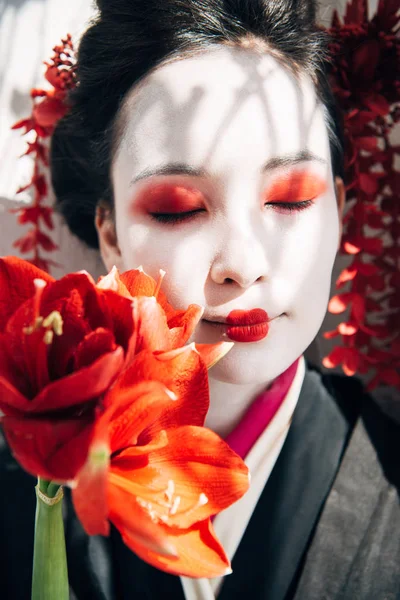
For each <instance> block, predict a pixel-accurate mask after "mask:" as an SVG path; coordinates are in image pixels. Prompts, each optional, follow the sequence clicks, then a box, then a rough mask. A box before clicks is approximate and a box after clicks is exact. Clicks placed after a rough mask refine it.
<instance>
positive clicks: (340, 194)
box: [335, 177, 346, 250]
mask: <svg viewBox="0 0 400 600" xmlns="http://www.w3.org/2000/svg"><path fill="white" fill-rule="evenodd" d="M335 193H336V202H337V208H338V215H339V239H338V250H339V248H340V242H341V239H342V233H343V213H344V205H345V202H346V189H345V185H344V182H343V179H342V178H341V177H335Z"/></svg>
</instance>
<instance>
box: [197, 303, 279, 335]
mask: <svg viewBox="0 0 400 600" xmlns="http://www.w3.org/2000/svg"><path fill="white" fill-rule="evenodd" d="M203 320H204V321H205V322H206V323H210V324H211V325H214V326H219V327H221V328H223V329H224V330H225V333H226V335H227V337H228V338H229V339H231V340H232V341H234V342H247V343H249V342H259V341H260V340H263V339H264V338H265V337H266V336H267V335H268V331H269V323H270V321H272V320H273V319H270V318H269V317H268V314H267V313H266V312H265V310H263V309H261V308H255V309H253V310H233V311H231V312H230V313H229V315H228V316H227V317H223V318H219V319H217V318H211V317H210V318H207V319H203Z"/></svg>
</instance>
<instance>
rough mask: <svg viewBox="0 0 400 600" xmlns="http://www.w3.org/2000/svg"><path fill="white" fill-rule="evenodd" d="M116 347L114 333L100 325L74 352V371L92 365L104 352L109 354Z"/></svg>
mask: <svg viewBox="0 0 400 600" xmlns="http://www.w3.org/2000/svg"><path fill="white" fill-rule="evenodd" d="M115 349H116V345H115V339H114V335H113V333H112V332H111V331H109V330H108V329H104V328H102V327H99V328H98V329H96V330H95V331H92V332H91V333H89V334H88V335H87V336H86V337H85V338H84V339H83V340H82V342H81V343H80V344H79V346H78V347H77V349H76V351H75V353H74V363H75V364H74V369H73V370H74V371H79V369H82V368H83V367H87V366H89V365H91V364H92V363H93V362H94V361H95V360H97V359H99V358H101V356H103V354H108V353H109V352H113V351H114V350H115Z"/></svg>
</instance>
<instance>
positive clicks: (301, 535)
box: [219, 372, 352, 600]
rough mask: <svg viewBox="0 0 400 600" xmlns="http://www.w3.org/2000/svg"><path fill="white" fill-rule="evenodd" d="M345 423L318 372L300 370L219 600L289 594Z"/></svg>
mask: <svg viewBox="0 0 400 600" xmlns="http://www.w3.org/2000/svg"><path fill="white" fill-rule="evenodd" d="M351 426H352V424H351V423H349V421H348V419H347V418H346V416H345V415H344V414H343V413H342V411H341V410H340V408H339V407H338V405H337V404H336V403H335V401H334V400H333V398H332V397H331V395H330V394H329V393H328V392H327V390H326V389H325V388H324V386H323V385H322V382H321V379H320V376H319V375H318V374H317V373H314V372H306V375H305V379H304V383H303V387H302V391H301V393H300V397H299V401H298V404H297V407H296V410H295V412H294V415H293V421H292V425H291V428H290V430H289V433H288V436H287V438H286V441H285V443H284V446H283V448H282V451H281V453H280V456H279V458H278V460H277V462H276V464H275V467H274V469H273V471H272V473H271V476H270V478H269V480H268V482H267V484H266V486H265V488H264V490H263V492H262V494H261V497H260V499H259V501H258V504H257V506H256V508H255V511H254V513H253V515H252V518H251V520H250V522H249V525H248V527H247V530H246V532H245V534H244V536H243V538H242V541H241V543H240V545H239V547H238V550H237V552H236V554H235V556H234V559H233V562H232V568H233V574H232V575H230V576H228V577H227V578H226V579H225V581H224V583H223V586H222V588H221V592H220V595H219V599H220V600H234V599H242V598H245V597H247V598H251V599H252V600H283V599H284V598H288V597H290V596H291V591H290V588H291V583H292V582H294V583H295V582H296V573H297V571H298V567H299V565H300V563H301V561H302V557H303V555H304V552H305V550H306V546H307V544H308V541H309V539H310V536H311V534H312V531H313V529H314V527H315V524H316V522H317V520H318V517H319V514H320V512H321V509H322V506H323V504H324V502H325V499H326V497H327V495H328V493H329V490H330V487H331V485H332V483H333V480H334V478H335V475H336V472H337V469H338V465H339V463H340V459H341V456H342V454H343V451H344V447H345V445H346V441H347V438H348V434H349V431H350V429H351ZM304 598H305V597H304ZM320 598H321V596H320V597H319V598H318V600H320Z"/></svg>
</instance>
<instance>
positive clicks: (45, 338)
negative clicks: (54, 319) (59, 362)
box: [43, 330, 54, 346]
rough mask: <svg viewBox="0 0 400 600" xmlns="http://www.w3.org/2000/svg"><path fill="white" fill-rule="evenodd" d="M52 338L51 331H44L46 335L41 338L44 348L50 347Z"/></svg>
mask: <svg viewBox="0 0 400 600" xmlns="http://www.w3.org/2000/svg"><path fill="white" fill-rule="evenodd" d="M53 337H54V333H53V331H50V330H48V331H46V333H45V334H44V336H43V341H44V343H45V344H46V346H50V344H51V342H52V341H53Z"/></svg>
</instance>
